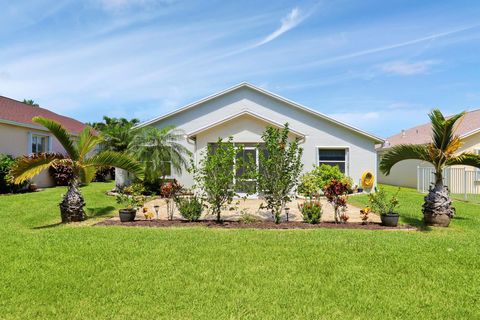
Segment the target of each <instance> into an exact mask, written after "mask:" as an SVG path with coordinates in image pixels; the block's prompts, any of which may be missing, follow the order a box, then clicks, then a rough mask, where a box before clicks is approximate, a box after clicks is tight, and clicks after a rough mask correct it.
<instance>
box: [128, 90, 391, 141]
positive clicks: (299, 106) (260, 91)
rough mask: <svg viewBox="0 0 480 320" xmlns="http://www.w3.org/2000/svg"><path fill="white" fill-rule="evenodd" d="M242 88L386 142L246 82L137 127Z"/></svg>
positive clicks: (372, 138) (141, 125)
mask: <svg viewBox="0 0 480 320" xmlns="http://www.w3.org/2000/svg"><path fill="white" fill-rule="evenodd" d="M241 88H249V89H251V90H254V91H256V92H258V93H260V94H262V95H265V96H267V97H270V98H272V99H275V100H278V101H281V102H283V103H285V104H287V105H288V106H290V107H293V108H296V109H298V110H302V111H304V112H307V113H309V114H311V115H313V116H315V117H318V118H321V119H323V120H327V121H329V122H331V123H334V124H336V125H338V126H341V127H343V128H346V129H348V130H350V131H353V132H355V133H358V134H360V135H362V136H365V137H367V138H369V139H371V140H374V141H376V142H383V141H384V140H383V139H382V138H380V137H377V136H375V135H372V134H370V133H368V132H365V131H363V130H361V129H358V128H356V127H353V126H351V125H348V124H346V123H343V122H341V121H338V120H336V119H333V118H331V117H329V116H327V115H325V114H323V113H320V112H318V111H315V110H312V109H310V108H307V107H305V106H303V105H301V104H298V103H296V102H294V101H291V100H288V99H286V98H284V97H281V96H279V95H277V94H274V93H272V92H270V91H267V90H265V89H262V88H259V87H257V86H254V85H252V84H249V83H246V82H243V83H240V84H238V85H235V86H233V87H230V88H228V89H225V90H223V91H220V92H217V93H215V94H213V95H210V96H207V97H205V98H203V99H200V100H198V101H195V102H193V103H190V104H187V105H185V106H183V107H181V108H179V109H177V110H174V111H172V112H169V113H167V114H164V115H162V116H159V117H156V118H153V119H151V120H148V121H145V122H143V123H141V124H139V125H137V126H136V127H143V126H147V125H151V124H154V123H156V122H158V121H161V120H163V119H166V118H169V117H171V116H174V115H176V114H178V113H182V112H185V111H187V110H189V109H192V108H195V107H197V106H199V105H201V104H203V103H206V102H208V101H210V100H213V99H216V98H218V97H220V96H223V95H226V94H229V93H231V92H233V91H236V90H239V89H241Z"/></svg>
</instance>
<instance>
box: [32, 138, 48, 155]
mask: <svg viewBox="0 0 480 320" xmlns="http://www.w3.org/2000/svg"><path fill="white" fill-rule="evenodd" d="M42 152H48V137H47V136H40V135H32V153H42Z"/></svg>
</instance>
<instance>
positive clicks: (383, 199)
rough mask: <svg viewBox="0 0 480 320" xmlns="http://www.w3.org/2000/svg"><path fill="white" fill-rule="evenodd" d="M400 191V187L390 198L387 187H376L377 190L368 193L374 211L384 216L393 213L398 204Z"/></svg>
mask: <svg viewBox="0 0 480 320" xmlns="http://www.w3.org/2000/svg"><path fill="white" fill-rule="evenodd" d="M398 192H400V188H398V190H397V192H396V193H395V194H394V195H392V196H391V197H390V198H388V196H387V192H386V191H385V189H383V188H378V189H377V188H375V192H374V193H373V192H372V193H370V194H369V195H368V198H369V201H370V207H371V209H372V211H373V212H375V213H378V214H380V215H382V216H384V215H387V214H390V213H393V210H395V208H396V207H397V206H398V199H397V195H398Z"/></svg>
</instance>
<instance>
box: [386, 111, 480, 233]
mask: <svg viewBox="0 0 480 320" xmlns="http://www.w3.org/2000/svg"><path fill="white" fill-rule="evenodd" d="M464 114H465V113H464V112H462V113H459V114H456V115H454V116H452V117H447V118H445V117H444V116H443V114H442V113H441V112H440V110H438V109H434V110H432V112H431V113H430V114H429V117H430V120H431V123H432V142H430V143H428V144H423V145H412V144H402V145H398V146H394V147H392V148H391V149H390V150H388V151H387V152H386V153H385V154H384V155H383V157H382V160H381V162H380V170H381V171H382V172H383V173H385V174H386V175H388V174H390V170H391V169H392V167H393V166H394V165H395V164H396V163H398V162H400V161H403V160H409V159H416V160H422V161H425V162H429V163H431V164H432V165H433V167H434V168H435V184H434V185H433V186H431V187H430V190H429V193H428V195H427V196H426V197H425V202H424V204H423V210H422V211H423V214H424V220H425V223H426V224H427V225H443V226H448V223H449V222H450V219H451V218H452V217H453V216H454V214H455V209H454V208H453V207H452V200H451V199H450V196H449V192H448V189H447V187H446V186H444V183H443V169H444V168H445V167H447V166H453V165H467V166H473V167H477V168H480V156H478V155H475V154H473V153H469V152H462V153H460V154H458V150H459V148H460V147H461V145H462V143H461V141H460V138H459V137H458V136H457V135H456V134H455V131H456V129H457V128H458V125H459V124H460V122H461V121H462V119H463V116H464Z"/></svg>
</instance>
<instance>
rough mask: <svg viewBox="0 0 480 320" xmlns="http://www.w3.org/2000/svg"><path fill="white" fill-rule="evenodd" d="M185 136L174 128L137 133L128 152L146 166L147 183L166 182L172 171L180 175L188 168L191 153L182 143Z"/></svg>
mask: <svg viewBox="0 0 480 320" xmlns="http://www.w3.org/2000/svg"><path fill="white" fill-rule="evenodd" d="M183 136H184V132H183V131H181V130H178V129H175V127H173V126H167V127H164V128H160V129H159V128H155V127H145V128H142V129H139V130H138V131H137V132H136V133H135V136H134V137H133V139H132V142H130V144H129V146H128V150H129V152H130V153H132V154H133V155H134V156H135V157H136V159H138V160H139V161H140V162H142V163H143V164H144V168H145V180H146V181H147V182H150V183H154V182H156V181H157V180H158V179H162V180H164V178H165V177H166V176H168V175H169V174H170V173H171V172H170V170H171V169H173V170H175V171H176V172H179V173H180V172H182V169H185V168H187V166H188V160H187V159H188V158H189V157H190V156H191V152H190V151H189V150H188V149H187V148H186V147H185V146H183V145H182V144H181V143H180V141H183V140H184V138H183ZM170 165H171V167H169V166H170Z"/></svg>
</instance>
